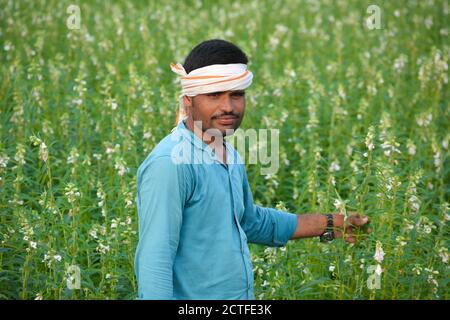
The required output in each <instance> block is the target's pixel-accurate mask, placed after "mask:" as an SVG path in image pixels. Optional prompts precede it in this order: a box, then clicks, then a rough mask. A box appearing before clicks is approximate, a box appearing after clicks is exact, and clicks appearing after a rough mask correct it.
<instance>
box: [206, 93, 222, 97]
mask: <svg viewBox="0 0 450 320" xmlns="http://www.w3.org/2000/svg"><path fill="white" fill-rule="evenodd" d="M208 96H209V97H218V96H219V94H218V93H208Z"/></svg>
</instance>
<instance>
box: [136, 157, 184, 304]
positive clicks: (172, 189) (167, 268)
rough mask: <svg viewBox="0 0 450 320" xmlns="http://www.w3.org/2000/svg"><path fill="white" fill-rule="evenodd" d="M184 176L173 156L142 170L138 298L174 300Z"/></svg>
mask: <svg viewBox="0 0 450 320" xmlns="http://www.w3.org/2000/svg"><path fill="white" fill-rule="evenodd" d="M184 178H185V177H184V174H183V170H182V165H177V164H175V163H173V162H172V160H171V158H170V156H160V157H158V158H156V159H152V160H151V161H149V163H148V164H147V165H145V166H144V167H143V168H142V169H139V171H138V180H137V208H138V218H139V219H138V221H139V242H138V246H137V249H136V255H135V273H136V278H137V282H138V299H166V300H167V299H173V263H174V259H175V255H176V251H177V248H178V242H179V239H180V230H181V223H182V213H183V208H184V203H185V200H186V188H185V179H184Z"/></svg>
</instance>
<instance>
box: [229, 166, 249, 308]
mask: <svg viewBox="0 0 450 320" xmlns="http://www.w3.org/2000/svg"><path fill="white" fill-rule="evenodd" d="M224 167H225V169H226V170H227V175H228V185H229V188H230V196H231V208H232V211H233V216H234V222H235V223H236V227H237V229H238V232H239V240H240V246H241V248H240V249H241V256H242V260H243V262H244V266H245V274H246V279H247V299H250V296H251V294H250V290H251V279H250V278H251V276H252V275H251V274H250V272H249V269H250V266H249V265H248V261H247V259H245V247H244V246H245V244H244V240H243V239H242V238H243V236H242V232H244V231H243V230H242V229H241V226H240V224H239V219H238V216H237V212H236V206H235V205H234V193H233V184H232V182H231V170H230V166H229V165H228V166H226V165H224Z"/></svg>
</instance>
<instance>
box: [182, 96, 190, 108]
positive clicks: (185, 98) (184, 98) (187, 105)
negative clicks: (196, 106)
mask: <svg viewBox="0 0 450 320" xmlns="http://www.w3.org/2000/svg"><path fill="white" fill-rule="evenodd" d="M183 103H184V106H185V107H186V108H189V107H191V106H192V97H188V96H183Z"/></svg>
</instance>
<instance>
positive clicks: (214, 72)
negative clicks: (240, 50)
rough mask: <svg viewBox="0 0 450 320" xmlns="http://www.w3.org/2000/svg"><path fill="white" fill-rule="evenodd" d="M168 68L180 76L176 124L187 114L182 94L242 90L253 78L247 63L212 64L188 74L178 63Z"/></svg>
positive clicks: (192, 95)
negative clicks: (180, 88) (180, 90)
mask: <svg viewBox="0 0 450 320" xmlns="http://www.w3.org/2000/svg"><path fill="white" fill-rule="evenodd" d="M170 68H171V69H172V71H173V72H175V73H176V74H178V75H179V76H180V81H181V87H182V92H181V94H180V98H179V102H180V107H179V111H178V114H177V120H176V122H177V124H179V123H180V122H181V121H183V119H184V118H186V115H187V114H186V108H185V107H184V103H183V96H189V97H194V96H196V95H198V94H206V93H211V92H223V91H229V90H244V89H246V88H247V87H249V86H250V85H251V83H252V79H253V73H252V72H251V71H249V70H247V65H246V64H243V63H231V64H213V65H209V66H206V67H202V68H198V69H195V70H192V71H191V72H189V74H188V73H187V72H186V70H185V69H184V67H183V65H181V64H180V63H177V64H173V63H172V64H170Z"/></svg>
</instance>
